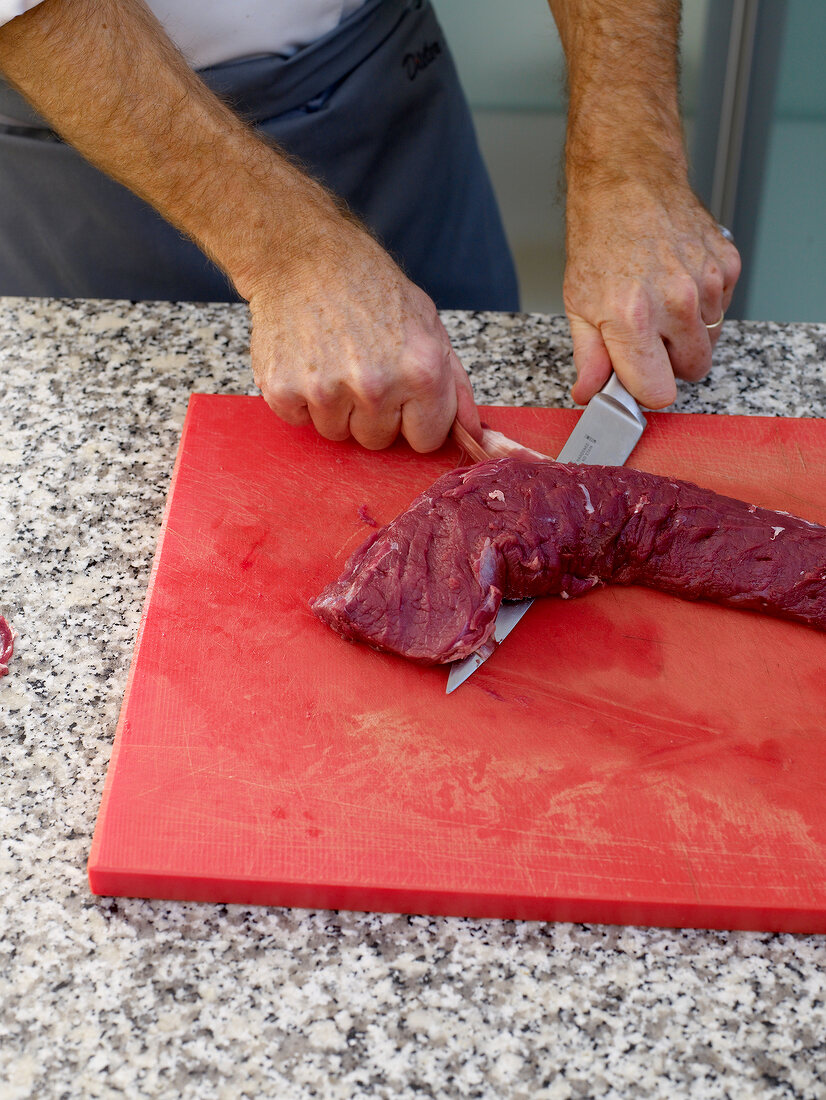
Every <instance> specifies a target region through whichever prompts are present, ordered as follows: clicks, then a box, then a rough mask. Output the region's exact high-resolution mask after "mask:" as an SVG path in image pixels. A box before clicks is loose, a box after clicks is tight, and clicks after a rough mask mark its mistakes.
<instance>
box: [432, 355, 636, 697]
mask: <svg viewBox="0 0 826 1100" xmlns="http://www.w3.org/2000/svg"><path fill="white" fill-rule="evenodd" d="M645 426H646V419H645V417H644V416H643V415H642V413H641V412H640V407H639V405H638V404H637V402H636V401H635V400H634V398H633V397H632V396H631V394H630V393H629V392H628V391H627V390H626V388H625V387H624V386H623V384H622V382H620V380H619V378H617V376H616V375H615V374H614V373H613V372H612V374H611V377H610V378H609V379H608V381H607V382H606V383H605V385H604V386H603V387H602V389H601V390H600V391H599V393H598V394H596V395H595V396H594V397H592V398H591V400H590V401H589V402H588V405H587V406H586V408H585V409H584V411H583V413H582V416H580V418H579V420H577V422H576V425H575V427H574V430H573V431H572V432H571V434H570V435H569V436H568V440H567V442H566V443H565V446H564V447H563V448H562V450H561V451H560V452H559V457H558V458H557V462H577V463H582V464H583V465H587V466H622V465H623V464H624V463H625V461H626V459H627V458H628V456H629V455H630V454H631V452H632V451H633V450H634V447H636V445H637V442H638V440H639V438H640V436H641V435H642V433H643V431H644V430H645ZM532 603H533V600H505V601H503V603H502V605H501V607H500V608H499V612H498V614H497V616H496V625H495V627H494V631H493V644H491V642H487V643H486V645H484V646H483V647H481V648H480V649H478V650H477V651H476V652H475V653H471V654H470V656H469V657H465V658H464V659H463V660H461V661H454V662H453V664H452V665H451V666H450V673H449V675H448V678H447V688H446V689H445V690H446V694H448V695H449V694H450V693H451V692H452V691H455V690H456V688H457V687H459V685H460V684H463V683H464V682H465V680H467V679H468V677H470V676H472V675H473V673H474V672H475V671H476V669H477V668H479V666H480V665H482V664H484V662H485V661H486V660H487V659H488V657H490V656H491V655H492V654H493V653H494V651H495V650H496V648H497V647H498V646H499V644H500V643H501V642H502V641H504V639H505V638H506V637H507V636H508V634H510V632H511V631H512V630H513V628H514V627H515V626H516V624H517V623H518V622H519V620H520V619H521V618H522V616H523V615H524V614H525V612H526V611H527V610H528V608H529V607H530V606H531V604H532Z"/></svg>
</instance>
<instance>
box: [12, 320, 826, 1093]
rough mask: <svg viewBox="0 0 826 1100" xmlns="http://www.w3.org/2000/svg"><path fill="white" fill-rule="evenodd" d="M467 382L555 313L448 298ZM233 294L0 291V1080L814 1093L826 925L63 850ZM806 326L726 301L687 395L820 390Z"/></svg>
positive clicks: (528, 369) (786, 410) (742, 408)
mask: <svg viewBox="0 0 826 1100" xmlns="http://www.w3.org/2000/svg"><path fill="white" fill-rule="evenodd" d="M446 322H447V324H448V326H449V329H450V331H451V334H452V336H453V337H454V342H455V346H456V347H457V350H458V351H459V354H460V355H461V357H462V358H463V361H464V362H465V364H466V366H467V367H468V368H469V370H470V372H471V374H472V377H473V381H474V387H475V390H476V393H477V397H478V399H479V400H480V401H481V402H489V403H501V404H508V403H514V404H548V405H554V404H562V403H565V404H568V403H569V401H568V397H567V391H568V388H569V386H570V384H571V382H572V380H573V371H572V366H571V357H570V342H569V338H568V332H567V324H566V323H565V321H564V320H563V319H561V318H547V317H543V316H538V315H530V316H507V315H492V314H487V315H471V314H456V313H454V314H447V315H446ZM247 338H248V331H247V317H246V311H245V309H244V308H243V307H240V306H237V307H236V306H227V305H206V306H205V305H170V304H169V303H159V304H158V303H156V304H150V303H142V304H138V305H132V304H129V303H123V302H80V301H69V302H65V301H64V302H53V301H34V300H29V301H26V300H13V299H5V300H0V412H2V420H1V421H0V613H3V614H5V615H6V616H7V617H8V619H9V620H10V621H11V622H12V623H13V625H14V627H15V628H16V630H17V632H18V635H19V637H18V641H17V652H16V654H15V657H14V659H13V661H12V663H11V666H10V674H9V675H8V676H7V677H4V678H3V679H2V680H0V756H1V757H2V793H1V794H0V821H1V822H2V825H1V827H0V837H1V838H2V840H1V841H0V845H1V846H0V883H1V884H2V889H1V890H0V899H1V900H0V905H2V918H0V1100H23V1098H28V1097H38V1098H47V1097H83V1098H85V1097H119V1096H127V1097H137V1096H152V1097H170V1098H177V1097H193V1098H195V1097H197V1098H198V1100H210V1098H213V1097H215V1098H219V1097H221V1098H223V1097H227V1098H230V1097H231V1098H238V1097H245V1098H259V1097H279V1098H283V1100H293V1098H304V1097H319V1098H328V1097H329V1098H339V1097H370V1098H372V1097H376V1098H379V1097H380V1098H394V1100H408V1098H411V1100H412V1098H414V1097H415V1098H420V1097H428V1096H430V1097H450V1098H452V1097H492V1098H498V1097H508V1098H514V1100H533V1098H548V1100H568V1098H574V1097H576V1098H580V1097H582V1098H585V1097H587V1098H591V1097H606V1098H609V1097H610V1098H628V1097H631V1098H635V1100H636V1098H653V1097H658V1098H659V1097H663V1098H666V1097H667V1098H677V1097H692V1098H693V1097H696V1098H702V1100H706V1098H708V1100H717V1098H727V1100H743V1098H746V1100H748V1098H752V1097H772V1098H774V1097H795V1098H797V1097H799V1098H821V1097H826V1007H824V1002H826V940H824V939H822V938H818V937H805V936H802V937H801V936H798V937H795V936H788V935H768V934H766V935H763V934H751V933H735V934H731V933H724V932H703V931H669V930H657V929H654V930H648V929H641V928H613V927H602V926H596V925H590V926H582V925H568V924H558V925H547V924H531V923H514V922H499V921H472V920H458V919H433V918H425V917H420V918H417V917H399V916H386V915H385V916H375V915H365V914H353V913H331V912H307V911H300V910H279V909H253V908H242V907H223V906H213V905H199V904H177V903H167V902H162V901H140V900H122V899H118V900H112V899H101V898H95V897H93V896H92V895H91V894H90V893H89V890H88V887H87V883H86V877H85V863H86V857H87V854H88V850H89V844H90V840H91V836H92V830H93V827H94V821H95V815H96V812H97V808H98V802H99V798H100V794H101V790H102V786H103V779H104V774H105V770H106V765H107V762H108V759H109V754H110V751H111V746H112V740H113V736H114V730H115V724H116V720H117V715H118V710H119V707H120V702H121V698H122V695H123V691H124V687H125V682H126V674H127V670H128V666H129V660H130V657H131V651H132V646H133V643H134V639H135V633H136V630H137V625H138V620H139V616H140V611H141V606H142V603H143V599H144V595H145V591H146V584H147V579H148V575H149V568H150V564H151V560H152V555H153V552H154V547H155V540H156V537H157V534H158V530H159V524H160V520H161V515H162V510H163V504H164V498H165V494H166V490H167V488H168V484H169V478H170V473H171V470H172V464H173V460H174V457H175V452H176V449H177V445H178V439H179V434H180V429H181V425H182V422H183V416H184V411H185V408H186V402H187V398H188V395H189V393H190V392H191V391H193V390H200V391H203V392H217V393H252V392H255V391H254V387H253V386H252V383H251V379H250V377H249V371H248V367H247V362H246V344H247ZM825 361H826V325H773V324H763V323H743V324H733V323H727V324H726V326H725V328H724V330H723V335H722V337H721V340H720V344H719V345H718V351H717V354H716V363H717V365H716V367H715V369H714V371H713V373H712V375H711V377H710V378H709V380H708V381H706V382H704V383H702V384H700V385H698V386H682V387H681V390H680V397H679V401H678V404H677V406H676V407H677V409H679V410H682V411H691V412H709V413H712V412H729V413H746V414H777V415H787V416H825V415H826V369H824V362H825Z"/></svg>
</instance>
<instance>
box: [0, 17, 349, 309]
mask: <svg viewBox="0 0 826 1100" xmlns="http://www.w3.org/2000/svg"><path fill="white" fill-rule="evenodd" d="M0 70H2V71H3V73H4V75H5V76H6V78H7V79H8V80H9V81H10V82H11V83H12V84H13V85H14V86H15V87H17V88H18V89H19V90H20V91H21V93H22V94H23V95H24V96H25V97H26V98H27V99H28V100H29V102H30V103H32V104H33V106H34V107H35V108H36V109H37V110H38V111H39V112H40V113H41V114H42V115H43V116H44V117H45V118H46V119H48V120H49V122H50V123H51V125H52V126H53V127H54V128H55V130H56V131H57V132H58V133H59V134H60V135H61V136H62V137H63V138H65V140H66V141H68V142H69V143H70V144H72V145H73V146H75V148H77V149H78V151H79V152H80V153H82V154H83V155H84V156H85V157H87V158H88V159H89V160H90V161H91V162H92V163H93V164H95V165H96V166H97V167H98V168H100V169H101V170H102V171H104V172H106V173H107V174H108V175H110V176H112V177H113V178H115V179H116V180H118V181H119V182H121V183H123V184H125V185H126V186H127V187H129V188H130V189H131V190H132V191H134V192H135V193H136V194H138V195H139V196H140V197H141V198H143V199H145V200H146V201H147V202H149V203H150V204H151V205H152V206H154V207H155V208H156V209H157V210H158V211H159V212H160V213H161V214H162V215H163V216H164V217H165V218H167V219H168V220H169V221H170V222H172V223H173V224H174V225H176V226H177V227H178V228H179V229H181V230H182V231H183V232H185V233H186V234H187V235H189V236H190V237H192V238H193V239H194V240H195V241H196V242H197V243H198V244H199V245H200V246H201V247H202V248H203V249H204V251H206V252H207V253H208V254H209V255H210V256H211V257H212V258H213V259H214V260H215V261H216V262H217V263H218V265H219V266H220V267H222V269H223V270H224V271H226V272H227V274H228V275H229V276H230V278H232V280H233V281H234V282H235V285H236V287H237V288H238V290H239V292H240V293H241V294H243V295H245V296H247V297H249V295H250V293H251V292H252V290H254V284H255V282H256V280H257V279H258V278H260V277H261V275H262V273H264V272H266V274H268V275H269V274H272V273H273V269H274V268H275V269H276V270H277V269H278V266H279V265H281V266H283V267H284V268H285V269H286V268H287V267H288V264H289V259H290V256H291V255H294V254H296V252H297V251H300V250H301V249H302V248H303V247H304V246H305V240H304V237H305V235H306V234H307V233H309V232H310V231H311V229H312V227H315V226H317V225H318V221H319V216H320V215H325V216H326V215H329V216H330V217H333V218H334V217H335V205H334V202H333V200H332V198H331V197H330V196H329V195H328V194H327V193H326V192H325V191H324V190H323V189H322V188H321V187H320V186H318V185H317V184H315V183H313V182H312V181H311V180H309V179H308V178H307V177H306V176H305V175H304V174H303V173H302V172H300V171H299V170H298V169H297V168H296V167H295V166H294V165H292V164H291V163H290V162H289V160H287V159H286V158H284V157H283V156H281V155H280V154H279V153H278V151H277V150H276V149H274V148H273V146H272V145H270V144H269V143H267V142H265V141H263V140H261V139H260V138H259V137H257V136H256V135H255V134H254V133H253V131H252V130H251V129H250V128H249V127H247V126H246V125H245V124H244V123H243V122H242V121H241V120H240V119H239V118H238V117H237V116H236V115H235V114H234V113H233V112H232V111H230V110H229V109H228V108H227V107H226V106H224V104H222V103H221V102H220V100H219V99H218V98H217V97H216V96H214V95H213V94H212V93H211V92H210V91H209V89H208V88H207V87H206V86H205V85H204V84H203V82H202V81H201V80H199V79H198V77H197V76H196V75H195V74H194V73H193V72H192V71H191V70H190V69H189V67H188V66H187V64H186V62H185V60H184V58H183V57H182V56H181V55H180V53H179V52H178V51H177V50H176V49H175V47H174V46H173V45H172V43H171V42H170V41H169V39H168V38H167V37H166V35H165V33H164V31H163V29H162V28H161V26H160V25H159V24H158V23H157V21H156V20H155V18H154V16H153V15H152V14H151V12H150V11H149V10H148V9H147V8H146V6H145V5H144V4H143V3H142V0H45V2H44V3H42V4H40V5H39V6H38V7H36V8H34V9H32V10H30V11H29V12H27V13H26V14H25V15H22V16H19V17H18V18H17V19H13V20H12V21H11V22H10V23H8V24H6V25H5V26H3V27H0ZM322 220H323V218H322ZM312 231H316V230H315V229H312Z"/></svg>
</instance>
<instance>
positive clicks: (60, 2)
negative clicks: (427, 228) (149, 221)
mask: <svg viewBox="0 0 826 1100" xmlns="http://www.w3.org/2000/svg"><path fill="white" fill-rule="evenodd" d="M0 68H2V70H3V72H4V74H5V75H6V77H7V78H8V79H9V80H10V81H11V82H12V83H13V84H14V85H15V86H16V87H17V88H18V89H19V90H20V91H21V92H22V93H23V95H25V96H26V97H27V99H29V101H30V102H31V103H32V104H33V106H34V107H35V108H36V109H37V110H38V111H40V113H41V114H43V115H44V116H45V117H46V118H47V119H49V121H50V122H51V124H52V125H53V126H54V127H55V129H56V130H57V131H58V132H59V133H60V134H61V135H62V136H63V137H64V138H65V139H66V140H67V141H68V142H70V143H71V144H72V145H74V146H75V147H76V148H77V149H78V150H79V151H80V152H81V153H82V154H83V155H84V156H85V157H87V159H88V160H90V161H91V162H92V163H93V164H95V165H96V166H97V167H98V168H100V169H101V170H102V171H104V172H106V173H107V174H108V175H110V176H112V177H113V178H114V179H116V180H118V181H119V182H120V183H123V184H125V185H126V186H127V187H129V188H130V189H131V190H132V191H134V192H135V193H136V194H137V195H139V196H140V197H141V198H143V199H145V200H146V201H147V202H149V203H150V204H151V205H152V206H154V207H155V209H156V210H158V211H159V212H160V213H161V214H162V215H163V216H164V217H165V218H167V219H168V220H169V221H170V222H172V224H173V225H176V226H177V227H178V228H179V229H181V230H182V231H183V232H184V233H186V234H187V235H188V236H190V237H191V238H192V239H193V240H194V241H196V243H197V244H198V245H200V247H201V248H202V249H203V250H204V251H205V252H206V253H207V254H208V255H209V256H210V257H211V258H212V259H213V260H214V261H215V262H216V263H217V264H218V265H219V266H220V267H221V269H222V270H223V271H225V272H226V274H227V275H228V277H229V278H230V279H231V280H232V282H233V283H234V285H235V287H236V288H237V290H238V292H239V294H241V295H242V296H243V297H244V298H246V299H247V301H248V302H249V303H250V308H251V312H252V322H253V334H252V358H253V369H254V373H255V377H256V380H257V382H258V384H259V385H260V387H261V389H262V391H263V394H264V397H265V398H266V400H267V401H268V403H269V404H270V405H271V407H272V408H273V409H275V411H276V412H277V413H278V414H279V415H280V416H283V417H284V418H285V419H286V420H289V421H290V422H291V423H294V424H301V423H307V422H308V421H309V420H312V422H313V423H314V424H315V426H316V427H317V428H318V430H319V431H320V432H321V433H322V434H323V435H325V436H327V437H328V438H330V439H345V438H347V436H348V435H350V434H352V435H353V436H354V437H355V438H356V439H357V440H359V442H361V443H363V444H364V446H366V447H373V448H377V447H385V446H387V445H388V444H389V443H391V442H392V441H393V439H394V438H395V437H396V435H397V434H398V432H399V431H401V432H402V433H403V434H404V435H405V436H406V437H407V439H408V440H409V442H410V443H411V445H412V446H413V447H415V448H416V449H417V450H420V451H427V450H432V449H434V448H436V447H438V446H439V445H440V444H441V443H442V442H443V440H444V439H445V438H446V436H447V433H448V432H449V431H450V427H451V424H452V423H453V419H454V416H456V415H458V417H459V420H460V422H461V423H462V425H463V426H464V427H465V428H466V429H467V430H468V431H469V432H470V434H471V435H473V436H474V438H477V439H478V438H480V437H481V431H482V430H481V425H480V423H479V415H478V412H477V410H476V405H475V403H474V401H473V395H472V392H471V388H470V383H469V381H468V378H467V375H466V374H465V371H464V369H463V368H462V366H461V364H460V362H459V360H458V358H457V356H456V354H455V352H454V351H453V350H452V349H451V347H450V341H449V340H448V337H447V333H446V332H445V330H444V328H443V327H442V324H441V322H440V321H439V318H438V316H437V313H436V309H435V306H434V305H433V303H432V302H431V301H430V299H429V298H428V297H427V295H426V294H424V293H423V292H422V291H421V290H419V289H418V288H417V287H415V286H414V285H413V284H412V283H410V282H409V281H408V280H407V279H406V278H405V277H404V275H403V274H402V272H401V271H400V270H399V268H398V267H397V266H396V264H395V263H394V262H393V261H392V260H391V259H390V257H389V256H388V255H387V253H386V252H384V250H383V249H382V248H381V247H380V246H379V245H378V244H377V243H376V242H375V241H374V240H373V239H372V238H371V237H370V235H369V234H368V233H367V232H366V230H364V229H363V228H362V227H361V226H358V225H357V224H355V223H354V221H353V220H352V219H351V218H350V217H349V216H348V215H346V214H345V213H342V211H341V210H340V209H339V206H338V204H337V202H336V201H335V200H334V198H333V197H332V196H331V195H330V194H328V193H327V192H326V191H325V190H324V189H323V188H322V187H321V186H319V184H317V183H316V182H315V181H314V180H312V179H310V178H308V176H306V175H305V174H304V173H303V172H302V171H301V170H300V169H299V168H297V167H296V166H295V164H293V163H292V161H291V160H290V159H289V158H288V157H286V156H284V155H282V154H281V152H280V151H279V150H278V149H277V148H276V147H275V146H274V145H273V144H272V143H270V142H267V141H264V140H262V139H260V138H259V137H258V136H257V135H256V134H255V133H254V132H253V131H252V130H250V129H249V128H248V127H247V126H246V125H245V124H244V123H243V122H242V121H241V120H240V119H239V118H238V117H237V116H236V115H235V114H233V113H232V112H231V111H230V110H229V109H228V108H227V107H226V106H225V105H224V104H223V103H221V102H220V101H219V100H218V99H217V98H216V97H215V96H214V95H213V94H212V93H211V92H210V91H209V89H208V88H207V87H206V86H205V85H204V84H203V82H202V81H200V80H199V79H198V77H197V76H196V75H195V74H194V73H193V72H192V71H191V70H190V69H189V67H188V66H187V64H186V62H185V61H184V59H183V57H182V56H181V54H180V53H179V52H178V51H177V50H176V49H175V47H174V46H173V45H172V43H171V42H170V41H169V39H168V38H167V37H166V35H165V34H164V31H163V29H162V27H161V26H160V24H159V23H158V22H157V20H156V19H155V17H154V16H153V15H152V13H151V12H150V11H149V9H148V8H147V7H146V5H145V4H144V3H143V0H43V3H41V4H39V5H38V6H37V7H36V8H34V9H32V10H30V11H28V12H26V13H25V14H24V15H21V16H18V17H17V18H16V19H13V20H11V22H10V23H7V24H5V25H4V26H2V27H0Z"/></svg>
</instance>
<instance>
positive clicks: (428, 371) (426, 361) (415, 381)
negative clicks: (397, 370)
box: [406, 341, 450, 393]
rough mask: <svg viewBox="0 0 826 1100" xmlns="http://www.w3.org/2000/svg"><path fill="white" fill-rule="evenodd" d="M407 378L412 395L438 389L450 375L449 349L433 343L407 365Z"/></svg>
mask: <svg viewBox="0 0 826 1100" xmlns="http://www.w3.org/2000/svg"><path fill="white" fill-rule="evenodd" d="M406 373H407V378H408V381H409V384H410V387H411V389H412V390H413V392H414V393H432V392H433V391H434V390H438V389H440V388H441V387H442V386H443V385H444V383H445V379H446V378H447V377H448V375H449V374H450V348H449V347H448V348H444V347H442V346H441V344H440V343H437V342H436V341H433V342H431V343H429V344H428V346H427V347H426V348H424V349H422V350H420V351H419V353H418V354H417V355H416V356H415V358H413V359H411V360H410V361H409V362H408V364H407V371H406Z"/></svg>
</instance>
